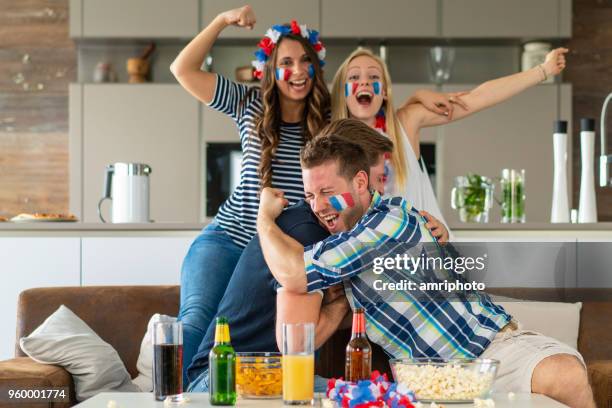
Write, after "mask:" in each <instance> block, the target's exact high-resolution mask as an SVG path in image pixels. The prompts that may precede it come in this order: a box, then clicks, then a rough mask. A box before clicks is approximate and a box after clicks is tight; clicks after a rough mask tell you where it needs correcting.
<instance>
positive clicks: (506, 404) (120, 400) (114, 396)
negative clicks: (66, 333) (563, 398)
mask: <svg viewBox="0 0 612 408" xmlns="http://www.w3.org/2000/svg"><path fill="white" fill-rule="evenodd" d="M185 396H186V397H187V398H189V401H188V402H186V403H183V404H180V405H164V403H163V402H159V401H155V400H154V398H153V394H152V393H144V392H124V393H119V392H112V393H106V392H103V393H101V394H98V395H96V396H95V397H93V398H90V399H88V400H87V401H84V402H82V403H80V404H78V405H77V406H78V407H80V408H109V407H108V403H109V401H115V403H116V407H117V408H169V407H180V408H205V407H212V405H210V404H209V403H208V394H205V393H188V394H185ZM493 400H494V401H495V408H562V407H565V406H566V405H563V404H560V403H558V402H557V401H554V400H552V399H550V398H548V397H545V396H543V395H539V394H516V398H515V399H514V400H513V401H510V400H509V399H508V396H507V395H506V394H495V395H493ZM236 406H237V407H244V408H280V407H284V405H283V402H282V401H281V400H242V399H241V400H238V402H237V403H236ZM315 406H318V407H320V406H321V404H320V402H319V401H317V404H315ZM445 406H446V407H447V408H474V405H473V404H445ZM423 407H424V408H429V404H423Z"/></svg>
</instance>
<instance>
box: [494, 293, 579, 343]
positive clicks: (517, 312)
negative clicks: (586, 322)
mask: <svg viewBox="0 0 612 408" xmlns="http://www.w3.org/2000/svg"><path fill="white" fill-rule="evenodd" d="M506 299H507V298H506ZM495 303H496V304H498V305H500V306H502V307H503V308H504V309H506V311H507V312H508V313H510V314H511V315H512V316H514V318H515V319H516V320H517V321H518V323H519V328H520V329H522V330H533V331H536V332H538V333H542V334H544V335H546V336H548V337H552V338H554V339H556V340H559V341H560V342H563V343H565V344H567V345H568V346H570V347H573V348H575V349H578V330H579V326H580V310H581V309H582V303H581V302H578V303H561V302H531V301H527V300H514V301H500V302H497V301H496V302H495Z"/></svg>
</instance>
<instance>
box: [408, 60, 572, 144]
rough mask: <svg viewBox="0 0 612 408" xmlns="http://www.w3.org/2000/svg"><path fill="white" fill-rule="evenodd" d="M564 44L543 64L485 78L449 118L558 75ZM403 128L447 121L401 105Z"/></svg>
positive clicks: (417, 106)
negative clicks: (466, 108) (464, 107)
mask: <svg viewBox="0 0 612 408" xmlns="http://www.w3.org/2000/svg"><path fill="white" fill-rule="evenodd" d="M567 52H568V49H567V48H557V49H555V50H552V51H551V52H549V53H548V55H547V56H546V60H545V62H544V63H543V64H540V65H538V66H536V67H534V68H531V69H530V70H527V71H524V72H519V73H517V74H513V75H508V76H505V77H502V78H497V79H493V80H491V81H487V82H485V83H483V84H481V85H479V86H477V87H476V88H475V89H473V90H471V91H470V92H469V93H467V94H465V95H463V96H462V99H463V101H464V102H465V103H466V104H467V106H469V110H465V109H463V108H462V107H461V106H457V107H456V108H455V110H454V113H453V117H452V120H451V121H455V120H459V119H462V118H465V117H466V116H469V115H472V114H474V113H476V112H478V111H481V110H483V109H486V108H489V107H491V106H493V105H496V104H498V103H500V102H503V101H505V100H507V99H510V98H511V97H513V96H514V95H517V94H519V93H521V92H523V91H524V90H526V89H528V88H530V87H532V86H534V85H537V84H539V83H540V82H542V81H544V80H546V79H547V78H549V77H551V76H555V75H558V74H559V73H560V72H561V71H563V69H564V68H565V54H566V53H567ZM398 115H399V117H400V120H401V121H402V124H403V125H404V127H405V128H406V132H418V130H419V129H420V128H422V127H428V126H436V125H441V124H444V123H448V122H449V121H448V119H447V118H444V117H442V116H440V115H438V114H435V113H433V112H430V111H429V110H427V109H425V108H424V107H423V106H422V105H420V104H411V105H404V106H403V107H402V108H400V110H399V111H398Z"/></svg>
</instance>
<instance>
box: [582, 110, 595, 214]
mask: <svg viewBox="0 0 612 408" xmlns="http://www.w3.org/2000/svg"><path fill="white" fill-rule="evenodd" d="M580 129H581V131H580V156H581V160H582V172H581V174H582V175H581V177H580V205H579V207H578V222H580V223H586V222H597V201H596V199H595V170H594V169H595V166H594V155H595V121H594V120H593V119H581V120H580Z"/></svg>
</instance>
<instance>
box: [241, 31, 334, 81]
mask: <svg viewBox="0 0 612 408" xmlns="http://www.w3.org/2000/svg"><path fill="white" fill-rule="evenodd" d="M290 34H292V35H299V36H302V37H303V38H305V39H307V40H308V42H309V43H310V44H312V47H313V48H314V50H315V52H316V53H317V56H318V57H319V65H320V66H321V67H322V66H323V65H325V47H324V46H323V43H322V42H321V41H320V40H319V32H318V31H317V30H310V29H308V27H307V26H306V25H305V24H302V25H300V24H298V23H297V21H295V20H291V24H289V25H288V26H287V25H274V26H272V27H271V28H269V29H268V31H266V34H265V36H264V37H263V38H262V39H261V41H259V43H258V44H257V47H258V48H259V49H258V50H257V51H255V57H256V59H255V60H254V61H253V62H251V65H253V71H254V72H253V74H254V76H255V78H257V79H261V78H262V77H263V71H264V65H265V63H266V61H267V60H268V58H270V55H272V51H273V50H274V47H276V44H278V41H279V39H280V38H281V37H283V36H285V35H290ZM309 74H310V72H309ZM313 74H314V72H313Z"/></svg>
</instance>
